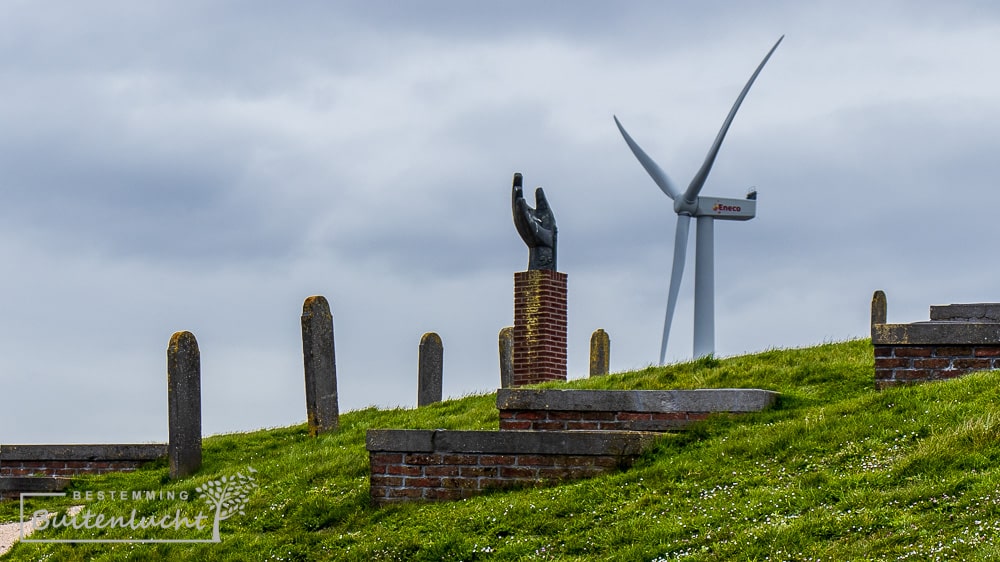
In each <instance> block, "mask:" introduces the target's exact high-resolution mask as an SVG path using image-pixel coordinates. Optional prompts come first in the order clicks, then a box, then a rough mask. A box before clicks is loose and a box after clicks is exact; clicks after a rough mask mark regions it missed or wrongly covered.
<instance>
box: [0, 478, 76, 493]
mask: <svg viewBox="0 0 1000 562" xmlns="http://www.w3.org/2000/svg"><path fill="white" fill-rule="evenodd" d="M70 482H71V480H70V479H69V478H55V477H51V476H37V477H31V476H6V477H3V478H0V493H3V495H8V494H11V493H15V494H18V493H21V492H61V491H63V490H65V489H66V488H68V487H69V485H70Z"/></svg>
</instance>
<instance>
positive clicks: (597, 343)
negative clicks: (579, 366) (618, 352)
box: [590, 328, 611, 377]
mask: <svg viewBox="0 0 1000 562" xmlns="http://www.w3.org/2000/svg"><path fill="white" fill-rule="evenodd" d="M610 370H611V337H610V336H608V333H607V332H605V331H604V330H603V329H600V328H599V329H597V330H594V333H593V335H591V336H590V376H592V377H598V376H601V375H606V374H608V371H610Z"/></svg>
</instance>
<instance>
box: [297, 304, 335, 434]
mask: <svg viewBox="0 0 1000 562" xmlns="http://www.w3.org/2000/svg"><path fill="white" fill-rule="evenodd" d="M302 359H303V362H304V363H305V374H306V421H307V422H308V424H309V435H312V436H313V437H315V436H317V435H319V434H320V433H323V432H325V431H331V430H334V429H337V424H338V423H339V421H340V411H339V407H338V405H337V360H336V354H335V353H334V346H333V313H331V312H330V303H329V302H327V300H326V297H323V296H312V297H309V298H307V299H306V300H305V303H303V304H302Z"/></svg>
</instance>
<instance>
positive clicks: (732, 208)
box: [712, 203, 743, 213]
mask: <svg viewBox="0 0 1000 562" xmlns="http://www.w3.org/2000/svg"><path fill="white" fill-rule="evenodd" d="M712 210H713V211H715V212H716V213H738V212H740V211H742V210H743V208H742V207H740V206H739V205H723V204H722V203H716V204H715V206H714V207H712Z"/></svg>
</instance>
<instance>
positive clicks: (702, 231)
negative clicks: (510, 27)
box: [615, 35, 785, 365]
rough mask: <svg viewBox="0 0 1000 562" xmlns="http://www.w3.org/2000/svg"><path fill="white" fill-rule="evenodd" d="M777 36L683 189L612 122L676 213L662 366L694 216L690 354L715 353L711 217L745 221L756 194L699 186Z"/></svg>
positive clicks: (753, 210) (753, 209)
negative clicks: (704, 192)
mask: <svg viewBox="0 0 1000 562" xmlns="http://www.w3.org/2000/svg"><path fill="white" fill-rule="evenodd" d="M784 38H785V36H784V35H782V36H781V37H779V38H778V41H777V42H776V43H775V44H774V46H773V47H771V50H770V51H768V52H767V55H765V56H764V60H762V61H760V64H759V65H757V70H755V71H754V73H753V75H752V76H750V80H748V81H747V84H746V86H744V87H743V91H742V92H740V95H739V97H738V98H736V103H734V104H733V108H732V109H730V110H729V115H728V116H727V117H726V120H725V122H724V123H723V124H722V128H721V129H720V130H719V134H718V135H717V136H716V137H715V142H714V143H712V148H710V149H709V150H708V155H707V156H706V157H705V162H704V163H702V165H701V169H699V170H698V173H697V174H695V176H694V178H692V179H691V183H690V184H688V187H687V189H686V190H684V191H683V192H682V191H681V190H679V189H677V186H675V185H674V184H673V182H671V181H670V178H668V177H667V174H666V173H664V172H663V170H662V169H660V167H659V166H658V165H657V164H656V162H654V161H653V159H652V158H650V157H649V155H647V154H646V153H645V152H644V151H643V150H642V149H641V148H639V145H638V144H636V142H635V141H634V140H632V137H631V136H629V134H628V133H627V132H626V131H625V127H623V126H622V124H621V122H620V121H619V120H618V117H617V116H615V124H616V125H618V130H619V131H621V134H622V136H623V137H624V138H625V142H626V143H627V144H628V147H629V148H630V149H632V153H633V154H635V157H636V158H638V159H639V163H640V164H642V167H643V168H645V169H646V172H648V173H649V175H650V176H651V177H652V178H653V181H654V182H656V185H658V186H659V187H660V189H661V190H662V191H663V193H665V194H666V195H667V197H669V198H671V199H673V201H674V212H675V213H677V230H676V233H675V234H674V265H673V269H672V271H671V272H670V292H669V293H668V295H667V314H666V319H665V320H664V321H663V342H662V343H661V344H660V364H661V365H662V364H663V363H664V361H665V359H666V355H667V338H668V337H669V336H670V321H671V319H672V318H673V316H674V307H675V306H676V304H677V293H678V291H679V290H680V287H681V278H682V277H683V275H684V258H685V254H686V253H687V241H688V231H689V230H690V228H691V217H695V218H697V219H698V226H697V238H696V241H695V251H694V356H695V358H698V357H704V356H706V355H713V354H714V353H715V257H714V252H715V249H714V248H715V242H714V225H715V221H716V220H735V221H746V220H750V219H752V218H754V216H755V215H756V214H757V201H756V199H757V194H756V192H752V193H750V194H748V195H747V197H746V199H724V198H720V197H707V196H699V195H698V194H699V193H700V192H701V188H702V187H703V186H704V185H705V180H706V179H707V178H708V173H709V172H710V171H711V170H712V164H714V163H715V157H716V155H718V153H719V147H720V146H722V140H723V139H724V138H726V132H728V131H729V125H731V124H732V122H733V118H734V117H735V116H736V111H737V110H739V108H740V104H742V103H743V98H745V97H746V95H747V92H749V91H750V86H751V85H753V82H754V80H756V79H757V75H758V74H760V71H761V69H763V68H764V65H765V64H767V59H769V58H771V54H772V53H774V50H775V49H777V48H778V45H780V44H781V40H782V39H784Z"/></svg>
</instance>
